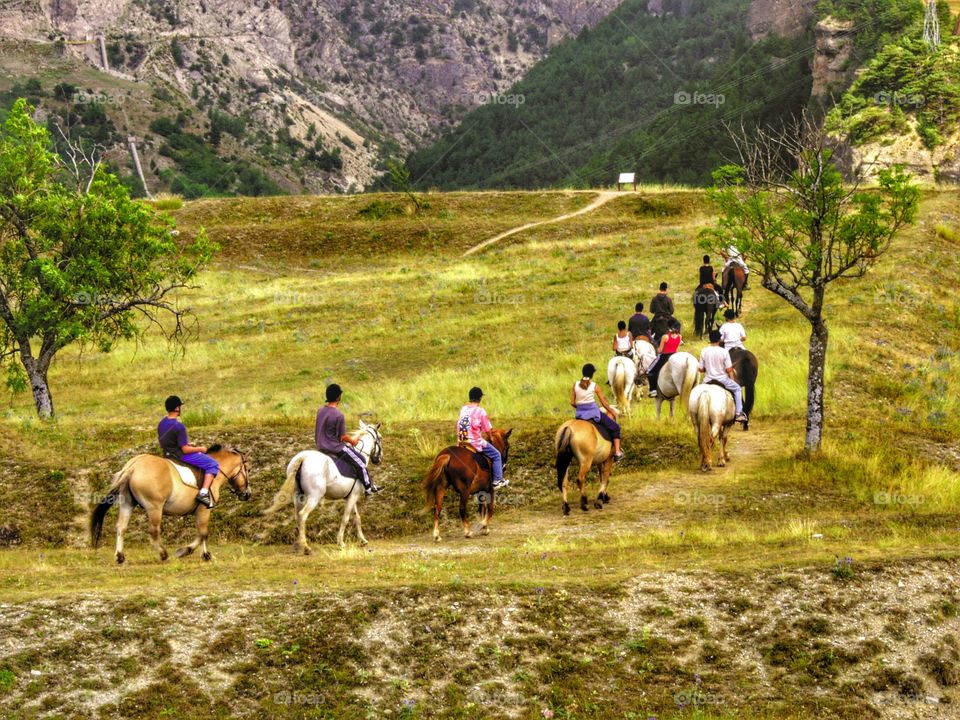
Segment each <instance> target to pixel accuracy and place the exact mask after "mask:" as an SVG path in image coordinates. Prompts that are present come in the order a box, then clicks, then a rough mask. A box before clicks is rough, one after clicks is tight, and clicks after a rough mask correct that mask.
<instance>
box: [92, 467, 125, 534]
mask: <svg viewBox="0 0 960 720" xmlns="http://www.w3.org/2000/svg"><path fill="white" fill-rule="evenodd" d="M135 460H136V458H131V459H130V460H128V461H127V464H126V465H124V466H123V468H122V469H121V470H120V472H118V473H117V474H116V475H114V476H113V484H112V485H110V489H109V490H108V491H107V494H106V495H104V497H103V500H101V501H100V504H98V505H97V506H96V507H95V508H94V509H93V513H92V514H91V515H90V542H91V544H92V545H93V547H99V545H100V535H101V534H102V533H103V521H104V518H106V517H107V513H108V512H110V508H112V507H113V506H114V505H116V504H117V502H118V501H119V500H120V497H121V495H122V494H123V493H124V492H127V489H128V487H129V484H130V472H131V470H132V468H133V463H134V461H135Z"/></svg>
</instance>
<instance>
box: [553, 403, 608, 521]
mask: <svg viewBox="0 0 960 720" xmlns="http://www.w3.org/2000/svg"><path fill="white" fill-rule="evenodd" d="M556 448H557V488H558V489H559V490H560V492H562V493H563V514H564V515H569V514H570V503H568V502H567V488H568V487H569V485H570V483H569V482H568V481H567V475H568V471H569V469H570V462H571V461H572V460H573V458H574V457H576V458H577V462H578V463H580V470H579V472H578V473H577V486H578V487H579V488H580V509H581V510H586V509H587V494H586V492H584V489H583V486H584V483H585V482H586V479H587V473H588V472H590V468H592V467H594V466H597V467H598V468H599V472H600V493H599V494H598V495H597V499H596V500H595V501H594V503H593V506H594V507H595V508H596V509H597V510H601V509H602V508H603V504H604V503H607V502H610V496H609V495H607V483H609V482H610V471H611V470H612V469H613V443H611V442H610V441H608V440H606V439H605V438H604V437H603V436H602V435H601V434H600V431H599V430H597V426H596V425H594V424H593V423H592V422H589V421H588V420H568V421H567V422H565V423H564V424H563V425H561V426H560V429H559V430H557V437H556Z"/></svg>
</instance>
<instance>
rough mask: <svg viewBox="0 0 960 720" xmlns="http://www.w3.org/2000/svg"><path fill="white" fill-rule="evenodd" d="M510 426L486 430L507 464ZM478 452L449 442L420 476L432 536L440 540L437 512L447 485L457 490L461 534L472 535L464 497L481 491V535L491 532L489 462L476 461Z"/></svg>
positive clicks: (491, 491)
mask: <svg viewBox="0 0 960 720" xmlns="http://www.w3.org/2000/svg"><path fill="white" fill-rule="evenodd" d="M512 432H513V430H512V429H510V430H501V429H497V428H494V429H493V430H491V431H490V433H489V438H488V439H489V441H490V443H491V444H492V445H493V446H494V447H495V448H496V449H497V450H499V451H500V455H501V456H502V458H503V466H504V467H506V466H507V454H508V453H509V451H510V442H509V438H510V433H512ZM477 457H478V453H475V452H473V451H472V450H471V449H470V448H463V447H457V446H452V447H448V448H446V449H444V450H441V451H440V454H439V455H437V457H436V459H435V460H434V461H433V466H432V467H431V468H430V472H428V473H427V476H426V477H425V478H424V480H423V489H424V492H425V493H426V496H427V507H430V506H433V539H434V540H436V541H437V542H440V512H441V511H442V510H443V496H444V494H445V493H446V491H447V488H452V489H454V490H456V491H457V492H458V493H460V520H461V521H462V522H463V536H464V537H472V536H473V533H472V532H471V531H470V523H469V522H467V500H469V498H470V496H471V495H473V494H475V493H480V496H479V503H480V519H481V520H482V521H483V526H482V528H481V530H480V532H482V533H483V534H484V535H486V534H487V533H489V532H490V530H489V528H488V525H489V524H490V518H492V517H493V475H492V472H491V469H490V466H489V464H487V463H485V464H484V465H483V466H481V465H480V463H478V462H477Z"/></svg>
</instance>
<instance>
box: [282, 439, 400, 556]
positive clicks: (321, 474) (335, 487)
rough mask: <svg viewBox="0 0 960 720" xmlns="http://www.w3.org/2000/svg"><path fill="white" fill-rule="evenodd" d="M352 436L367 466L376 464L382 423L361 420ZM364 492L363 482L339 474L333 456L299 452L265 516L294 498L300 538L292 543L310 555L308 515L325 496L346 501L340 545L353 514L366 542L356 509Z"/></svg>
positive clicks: (312, 451) (379, 450)
mask: <svg viewBox="0 0 960 720" xmlns="http://www.w3.org/2000/svg"><path fill="white" fill-rule="evenodd" d="M351 435H352V437H354V438H358V439H359V440H360V442H359V444H358V445H357V447H356V449H357V451H358V452H359V453H360V454H361V455H362V456H363V459H364V461H365V462H366V464H367V465H369V464H370V463H373V464H374V465H377V464H379V463H380V459H381V457H382V454H383V443H382V441H381V438H380V424H379V423H377V424H376V425H367V424H366V423H365V422H364V421H363V420H361V421H360V429H359V430H357V431H356V432H354V433H351ZM361 495H363V483H362V482H360V481H359V480H354V479H353V478H348V477H344V476H343V475H341V474H340V470H339V469H337V466H336V464H335V463H334V462H333V458H331V457H330V456H329V455H325V454H324V453H322V452H318V451H317V450H304V451H303V452H301V453H297V455H295V456H294V458H293V460H291V461H290V463H289V464H288V465H287V479H286V481H285V482H284V483H283V486H282V487H281V488H280V490H279V491H278V492H277V494H276V495H275V496H274V498H273V505H271V506H270V507H269V508H267V509H266V510H265V511H264V515H270V514H273V513H275V512H276V511H277V510H279V509H280V508H281V507H283V506H284V505H286V504H287V503H288V502H290V500H291V499H292V500H293V515H294V518H295V520H296V523H297V541H296V542H295V543H294V545H293V550H294V552H297V553H299V552H302V553H303V554H304V555H309V554H310V545H309V544H308V543H307V518H308V517H310V513H312V512H313V510H314V508H316V507H317V505H318V504H319V503H320V502H321V501H323V500H326V499H329V500H346V501H347V502H346V505H345V506H344V509H343V519H342V520H341V521H340V530H339V531H338V532H337V545H338V546H339V547H340V548H343V546H344V544H343V533H344V530H345V529H346V527H347V522H348V521H349V520H350V514H351V513H353V515H354V517H355V519H356V524H357V539H359V540H360V544H361V545H366V544H367V539H366V538H365V537H364V536H363V529H362V528H361V527H360V511H359V510H357V501H358V500H359V499H360V496H361Z"/></svg>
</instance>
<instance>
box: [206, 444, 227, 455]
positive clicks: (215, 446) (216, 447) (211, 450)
mask: <svg viewBox="0 0 960 720" xmlns="http://www.w3.org/2000/svg"><path fill="white" fill-rule="evenodd" d="M223 449H224V448H223V445H221V444H220V443H214V444H213V445H211V446H209V447H208V448H207V452H208V453H215V452H217V451H219V450H223Z"/></svg>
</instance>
